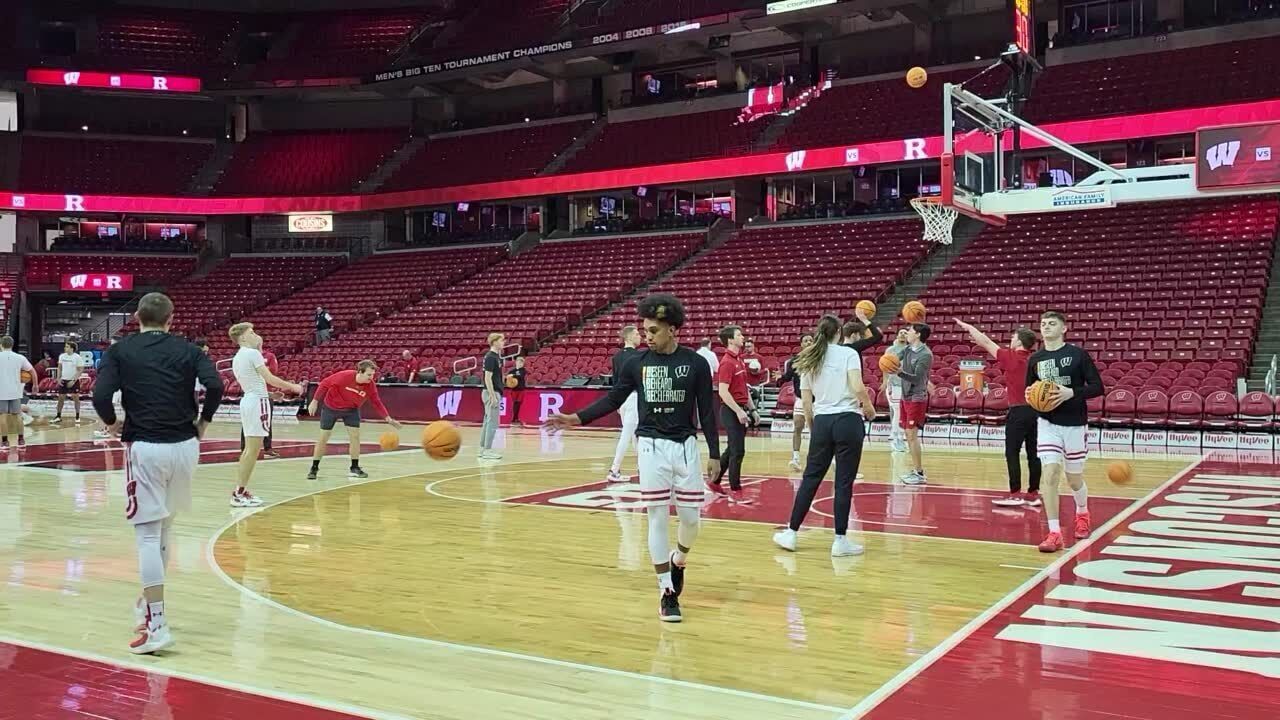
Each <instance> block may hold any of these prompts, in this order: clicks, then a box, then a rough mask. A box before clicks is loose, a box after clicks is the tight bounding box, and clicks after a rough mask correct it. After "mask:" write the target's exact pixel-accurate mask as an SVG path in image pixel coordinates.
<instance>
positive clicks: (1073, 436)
mask: <svg viewBox="0 0 1280 720" xmlns="http://www.w3.org/2000/svg"><path fill="white" fill-rule="evenodd" d="M1066 332H1067V318H1066V316H1065V315H1063V314H1062V313H1060V312H1056V311H1053V310H1050V311H1048V312H1046V313H1044V314H1043V315H1041V316H1040V337H1041V338H1042V339H1043V340H1044V348H1043V349H1041V350H1039V351H1038V352H1035V353H1033V354H1032V355H1031V357H1030V359H1028V361H1027V378H1026V383H1027V384H1026V387H1027V388H1030V387H1031V385H1032V384H1033V383H1035V382H1036V381H1038V380H1044V381H1045V382H1051V383H1055V384H1057V386H1058V397H1057V399H1056V400H1054V402H1053V404H1052V407H1050V409H1049V410H1048V411H1047V412H1041V413H1039V416H1040V417H1039V419H1038V420H1037V421H1036V439H1037V445H1038V448H1037V454H1039V456H1040V464H1041V465H1043V466H1044V482H1043V484H1042V486H1041V490H1043V491H1044V514H1045V518H1046V519H1047V520H1048V522H1049V535H1048V536H1047V537H1045V539H1044V542H1042V543H1040V552H1046V553H1051V552H1057V551H1059V550H1061V549H1062V547H1063V542H1062V527H1061V525H1060V521H1059V516H1058V493H1059V485H1060V484H1061V481H1062V476H1063V474H1064V473H1065V474H1066V476H1067V485H1069V486H1070V487H1071V495H1072V496H1073V498H1074V499H1075V502H1076V520H1075V527H1074V528H1073V530H1074V531H1075V533H1074V534H1075V536H1076V537H1077V538H1087V537H1089V532H1090V531H1091V530H1092V527H1093V526H1092V524H1091V522H1090V519H1089V489H1088V488H1087V487H1085V484H1084V463H1085V460H1087V459H1088V457H1089V444H1088V441H1087V438H1086V432H1087V430H1086V428H1087V425H1088V421H1089V408H1088V405H1087V404H1086V402H1087V401H1088V400H1089V398H1095V397H1098V396H1099V395H1101V394H1102V393H1103V392H1104V388H1103V385H1102V377H1101V376H1100V375H1099V374H1098V368H1097V366H1096V365H1094V364H1093V358H1092V357H1090V355H1089V353H1087V352H1085V350H1084V348H1081V347H1078V346H1076V345H1068V344H1067V343H1066V342H1065V341H1064V340H1063V338H1064V336H1065V335H1066Z"/></svg>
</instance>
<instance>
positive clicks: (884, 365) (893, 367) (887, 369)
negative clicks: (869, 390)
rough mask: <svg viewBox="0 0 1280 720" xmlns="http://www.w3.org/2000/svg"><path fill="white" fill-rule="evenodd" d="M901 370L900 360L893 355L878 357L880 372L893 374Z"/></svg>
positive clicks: (886, 354)
mask: <svg viewBox="0 0 1280 720" xmlns="http://www.w3.org/2000/svg"><path fill="white" fill-rule="evenodd" d="M901 369H902V360H900V359H898V356H897V355H894V354H893V353H885V354H883V355H881V356H880V372H882V373H889V374H893V373H896V372H898V371H899V370H901Z"/></svg>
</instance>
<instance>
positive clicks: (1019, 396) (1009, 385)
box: [996, 348, 1031, 407]
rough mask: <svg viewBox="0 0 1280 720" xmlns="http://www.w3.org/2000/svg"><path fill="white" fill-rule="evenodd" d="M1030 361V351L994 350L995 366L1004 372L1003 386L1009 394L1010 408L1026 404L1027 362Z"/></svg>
mask: <svg viewBox="0 0 1280 720" xmlns="http://www.w3.org/2000/svg"><path fill="white" fill-rule="evenodd" d="M1030 359H1031V351H1030V350H1013V349H1011V348H1000V349H999V350H996V366H997V367H999V368H1000V369H1001V370H1003V371H1004V385H1005V390H1006V392H1008V394H1009V406H1010V407H1012V406H1014V405H1026V404H1027V398H1026V389H1027V361H1028V360H1030Z"/></svg>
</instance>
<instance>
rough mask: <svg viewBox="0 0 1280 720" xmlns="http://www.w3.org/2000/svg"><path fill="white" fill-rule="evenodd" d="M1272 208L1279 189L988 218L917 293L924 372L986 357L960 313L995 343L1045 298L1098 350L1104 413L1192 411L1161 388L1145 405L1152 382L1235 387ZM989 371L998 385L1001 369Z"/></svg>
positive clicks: (1244, 360)
mask: <svg viewBox="0 0 1280 720" xmlns="http://www.w3.org/2000/svg"><path fill="white" fill-rule="evenodd" d="M1278 214H1280V202H1278V201H1277V200H1276V198H1275V197H1257V198H1244V199H1240V198H1225V199H1221V200H1206V201H1198V202H1177V203H1147V204H1137V205H1128V206H1124V207H1121V208H1117V209H1112V210H1098V211H1080V212H1071V213H1057V214H1047V215H1040V216H1023V217H1019V218H1015V219H1012V220H1011V221H1010V223H1009V225H1008V226H1007V227H1005V228H999V229H997V228H989V229H987V230H985V231H983V233H982V234H981V235H980V236H979V237H978V238H977V239H976V240H974V241H973V242H972V243H971V244H970V245H969V246H968V247H967V248H965V250H964V252H963V253H962V254H961V255H960V257H959V258H957V259H956V260H955V262H954V263H953V264H952V265H951V266H950V267H948V268H947V270H946V271H945V272H943V273H942V275H941V276H939V277H938V278H937V279H936V280H934V282H933V283H932V284H930V285H929V287H928V289H927V290H926V292H925V293H924V295H923V296H922V298H921V299H922V300H923V302H924V303H925V304H926V306H927V307H928V308H929V322H930V323H931V324H932V325H933V327H934V328H935V332H934V335H933V337H932V338H931V340H930V343H931V346H932V349H933V352H934V357H935V358H936V360H935V365H934V372H933V380H934V382H935V383H938V384H939V385H945V384H951V385H954V384H955V383H956V380H957V376H958V371H957V368H956V364H957V363H958V362H959V361H960V360H962V359H965V358H977V357H986V353H985V352H983V351H982V350H981V349H979V348H977V347H975V346H973V345H971V343H970V341H969V338H968V335H967V334H966V333H964V332H963V331H961V330H959V329H958V328H957V327H956V326H955V325H954V324H953V323H954V320H955V319H956V318H960V319H964V320H967V321H969V322H972V323H973V324H975V325H977V326H978V327H979V328H981V329H982V330H983V331H984V332H986V333H987V335H988V336H990V337H991V338H992V339H994V340H996V341H997V342H999V343H1001V344H1004V343H1005V342H1007V340H1008V338H1009V336H1010V335H1011V334H1012V331H1013V330H1014V329H1015V328H1016V327H1018V326H1027V327H1031V328H1038V323H1039V315H1040V313H1041V312H1042V311H1044V310H1045V309H1049V308H1053V309H1058V310H1061V311H1063V312H1065V313H1066V314H1067V316H1068V319H1069V324H1070V331H1069V340H1070V341H1071V342H1076V343H1079V344H1082V345H1083V346H1084V347H1085V348H1086V349H1088V350H1089V351H1090V352H1091V353H1092V354H1093V356H1094V359H1095V361H1096V362H1097V364H1098V368H1099V370H1100V372H1101V374H1102V377H1103V379H1104V381H1105V382H1106V385H1107V388H1108V390H1109V391H1110V394H1109V395H1108V396H1107V398H1106V399H1105V400H1104V401H1103V404H1102V406H1101V407H1100V408H1099V410H1101V411H1102V412H1104V413H1105V415H1106V416H1107V417H1108V418H1109V419H1110V421H1111V422H1113V423H1124V424H1129V423H1132V422H1134V418H1135V417H1136V418H1138V419H1139V420H1142V421H1145V422H1151V421H1153V420H1156V419H1158V418H1160V417H1161V415H1162V412H1163V413H1164V414H1165V415H1166V416H1168V415H1170V414H1179V413H1181V414H1184V415H1185V414H1187V413H1191V414H1194V408H1190V409H1187V408H1184V409H1183V410H1181V411H1179V410H1178V406H1177V403H1173V402H1171V401H1169V400H1168V398H1164V399H1163V400H1162V399H1161V398H1160V397H1159V396H1157V395H1153V396H1149V397H1147V401H1148V402H1147V404H1146V405H1145V406H1141V403H1142V398H1143V397H1146V396H1144V395H1143V394H1144V393H1146V392H1147V391H1158V392H1159V393H1161V394H1164V395H1167V396H1169V397H1173V398H1177V397H1179V393H1182V392H1183V391H1190V392H1194V393H1196V394H1197V395H1199V396H1201V397H1202V398H1207V397H1209V396H1211V395H1214V394H1215V393H1219V392H1227V393H1229V394H1232V396H1233V397H1234V392H1235V385H1236V378H1238V377H1239V376H1240V374H1241V372H1242V371H1243V370H1244V369H1245V368H1247V367H1248V364H1249V360H1250V356H1251V354H1252V350H1253V343H1254V340H1255V338H1256V335H1257V332H1258V327H1259V320H1260V316H1261V311H1262V303H1263V299H1264V295H1265V292H1266V288H1267V284H1268V282H1269V280H1270V278H1269V277H1268V275H1269V272H1270V268H1271V258H1272V253H1273V246H1274V244H1275V238H1276V222H1277V216H1278ZM874 359H875V354H874V353H870V354H868V360H869V361H873V360H874ZM868 364H869V365H873V364H874V363H873V362H868ZM987 378H988V381H989V382H991V383H993V384H994V385H1002V384H1003V382H1002V380H1003V378H1002V377H1001V374H1000V371H999V370H998V369H996V368H991V367H988V368H987ZM1121 391H1123V392H1121ZM1113 396H1114V397H1113ZM1113 400H1114V402H1113ZM1161 403H1164V405H1162V404H1161ZM1166 406H1167V407H1168V410H1167V411H1163V410H1162V408H1163V407H1166ZM1143 407H1145V410H1144V409H1143ZM1203 412H1204V413H1206V414H1208V413H1209V410H1208V409H1205V410H1204V411H1203ZM1215 412H1217V411H1216V410H1215Z"/></svg>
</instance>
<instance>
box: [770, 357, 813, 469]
mask: <svg viewBox="0 0 1280 720" xmlns="http://www.w3.org/2000/svg"><path fill="white" fill-rule="evenodd" d="M812 344H813V333H805V334H803V335H801V336H800V352H804V349H805V348H807V347H809V346H810V345H812ZM799 355H800V353H796V354H795V355H792V356H791V357H789V358H787V361H786V362H785V363H783V364H782V376H781V377H779V378H778V382H779V383H785V382H789V383H791V388H792V390H794V391H795V395H796V401H795V405H794V406H793V407H792V409H791V422H792V425H793V427H792V428H791V469H792V470H795V471H796V472H799V471H801V470H803V469H804V466H803V465H801V464H800V440H801V439H802V436H803V435H804V422H805V420H804V398H803V397H801V395H800V373H798V372H796V358H797V357H799Z"/></svg>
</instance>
